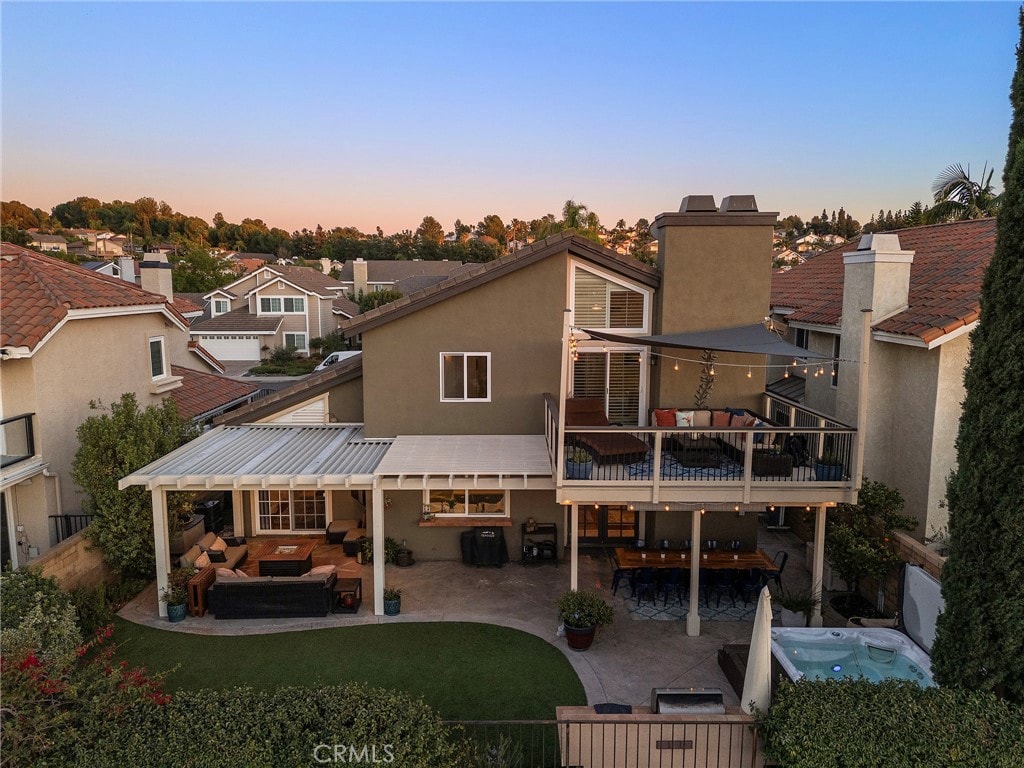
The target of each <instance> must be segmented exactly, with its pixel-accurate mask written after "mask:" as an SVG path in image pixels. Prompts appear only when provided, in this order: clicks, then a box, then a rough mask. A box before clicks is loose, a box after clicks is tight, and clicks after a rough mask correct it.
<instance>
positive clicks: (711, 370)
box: [708, 363, 715, 376]
mask: <svg viewBox="0 0 1024 768" xmlns="http://www.w3.org/2000/svg"><path fill="white" fill-rule="evenodd" d="M708 375H709V376H714V375H715V364H714V363H712V364H711V367H710V368H709V369H708Z"/></svg>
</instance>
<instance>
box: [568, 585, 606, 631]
mask: <svg viewBox="0 0 1024 768" xmlns="http://www.w3.org/2000/svg"><path fill="white" fill-rule="evenodd" d="M613 616H614V613H613V611H612V607H611V606H610V605H608V603H606V602H605V601H604V600H602V599H601V598H600V597H599V596H598V595H596V594H595V593H593V592H578V591H576V590H574V589H571V590H569V591H568V592H565V593H563V594H562V596H561V597H560V598H559V599H558V618H559V619H561V621H562V622H564V623H565V625H566V626H567V627H576V628H581V629H582V628H584V627H604V626H607V625H608V624H611V623H612V617H613Z"/></svg>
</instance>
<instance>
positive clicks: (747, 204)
mask: <svg viewBox="0 0 1024 768" xmlns="http://www.w3.org/2000/svg"><path fill="white" fill-rule="evenodd" d="M718 211H719V213H757V201H756V200H755V199H754V196H753V195H726V196H725V197H723V198H722V207H721V208H719V209H718Z"/></svg>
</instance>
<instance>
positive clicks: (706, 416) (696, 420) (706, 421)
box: [693, 410, 711, 427]
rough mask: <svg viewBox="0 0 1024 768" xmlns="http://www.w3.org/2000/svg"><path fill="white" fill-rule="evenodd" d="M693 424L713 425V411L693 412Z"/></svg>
mask: <svg viewBox="0 0 1024 768" xmlns="http://www.w3.org/2000/svg"><path fill="white" fill-rule="evenodd" d="M693 426H695V427H710V426H711V411H705V410H701V411H694V412H693Z"/></svg>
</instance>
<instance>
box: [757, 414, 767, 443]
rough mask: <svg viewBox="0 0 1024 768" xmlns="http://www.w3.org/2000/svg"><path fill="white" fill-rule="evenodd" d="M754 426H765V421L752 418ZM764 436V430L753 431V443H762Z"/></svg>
mask: <svg viewBox="0 0 1024 768" xmlns="http://www.w3.org/2000/svg"><path fill="white" fill-rule="evenodd" d="M754 426H755V427H763V426H765V422H763V421H761V420H760V419H754ZM765 436H766V435H765V433H764V432H755V433H754V442H755V443H763V442H764V439H765Z"/></svg>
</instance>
